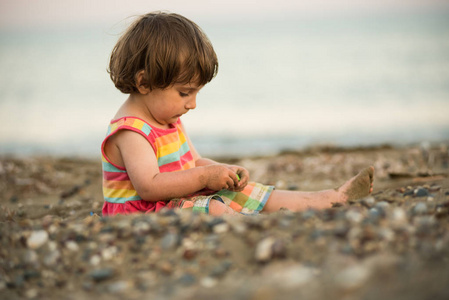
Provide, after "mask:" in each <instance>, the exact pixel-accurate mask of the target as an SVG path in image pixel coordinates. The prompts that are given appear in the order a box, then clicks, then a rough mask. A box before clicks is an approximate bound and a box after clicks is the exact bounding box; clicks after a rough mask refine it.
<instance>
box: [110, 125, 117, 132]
mask: <svg viewBox="0 0 449 300" xmlns="http://www.w3.org/2000/svg"><path fill="white" fill-rule="evenodd" d="M116 129H117V123H114V124H112V125H111V133H112V132H114V131H115V130H116Z"/></svg>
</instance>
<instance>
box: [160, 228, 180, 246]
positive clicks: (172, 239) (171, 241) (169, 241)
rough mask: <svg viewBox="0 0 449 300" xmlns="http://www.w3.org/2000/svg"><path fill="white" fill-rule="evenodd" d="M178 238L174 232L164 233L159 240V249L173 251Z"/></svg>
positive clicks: (178, 240)
mask: <svg viewBox="0 0 449 300" xmlns="http://www.w3.org/2000/svg"><path fill="white" fill-rule="evenodd" d="M179 242H180V237H179V235H178V234H177V233H175V232H168V233H166V234H165V235H164V236H163V237H162V240H161V247H162V249H164V250H168V249H173V248H175V247H177V246H178V245H179Z"/></svg>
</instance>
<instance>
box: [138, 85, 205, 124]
mask: <svg viewBox="0 0 449 300" xmlns="http://www.w3.org/2000/svg"><path fill="white" fill-rule="evenodd" d="M202 88H203V86H199V85H196V84H192V83H176V84H174V85H172V86H170V87H168V88H166V89H154V90H152V91H151V92H150V93H148V94H147V95H145V104H146V106H147V108H148V111H149V112H150V114H151V116H152V118H153V119H154V121H155V122H156V123H157V124H160V125H162V127H164V128H165V127H168V125H169V124H173V123H176V122H177V121H178V118H179V117H181V116H182V115H184V114H186V113H187V112H188V111H189V110H191V109H195V107H196V96H197V95H198V92H199V91H200V90H201V89H202Z"/></svg>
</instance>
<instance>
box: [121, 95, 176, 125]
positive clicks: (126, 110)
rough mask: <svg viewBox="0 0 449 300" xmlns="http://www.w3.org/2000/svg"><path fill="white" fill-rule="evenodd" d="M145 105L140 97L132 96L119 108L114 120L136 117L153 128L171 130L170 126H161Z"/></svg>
mask: <svg viewBox="0 0 449 300" xmlns="http://www.w3.org/2000/svg"><path fill="white" fill-rule="evenodd" d="M143 103H144V102H143V101H142V99H140V97H139V95H133V94H131V95H130V96H129V97H128V99H127V100H126V101H125V103H123V105H122V106H121V107H120V108H119V110H118V111H117V114H116V115H115V117H114V119H115V120H117V119H120V118H123V117H135V118H139V119H142V120H144V121H145V122H146V123H148V124H150V125H151V126H152V127H156V128H161V129H168V128H170V125H168V124H167V125H166V124H159V123H158V122H157V121H156V120H154V118H153V116H152V115H151V112H150V111H148V109H147V107H146V106H145V105H143Z"/></svg>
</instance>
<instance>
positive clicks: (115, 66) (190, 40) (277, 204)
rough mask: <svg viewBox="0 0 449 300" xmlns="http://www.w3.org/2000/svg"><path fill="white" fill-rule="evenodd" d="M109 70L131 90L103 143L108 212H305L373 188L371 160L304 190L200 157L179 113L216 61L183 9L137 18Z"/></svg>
mask: <svg viewBox="0 0 449 300" xmlns="http://www.w3.org/2000/svg"><path fill="white" fill-rule="evenodd" d="M108 71H109V74H110V77H111V79H112V81H113V82H114V84H115V86H116V87H117V88H118V89H119V90H120V91H121V92H123V93H125V94H129V97H128V98H127V99H126V101H125V102H124V103H123V105H122V106H121V107H120V108H119V110H118V111H117V114H116V115H115V117H114V118H113V120H112V121H111V123H110V125H109V128H108V133H107V136H106V138H105V140H104V141H103V143H102V145H101V152H102V161H103V194H104V199H105V202H104V205H103V215H104V216H108V215H115V214H130V213H135V212H141V213H147V212H157V211H159V210H161V209H162V208H164V207H168V208H176V207H178V208H181V209H189V210H193V211H200V212H205V213H209V214H211V215H222V214H258V213H259V212H274V211H278V210H279V209H281V208H287V209H289V210H292V211H300V210H304V209H307V208H315V209H321V208H327V207H331V204H332V202H346V201H348V200H351V199H357V198H361V197H365V196H367V195H369V194H370V193H371V192H372V189H373V173H374V168H373V167H368V168H366V169H364V170H362V171H361V172H360V173H359V174H358V175H356V176H354V177H353V178H351V179H350V180H348V181H347V182H346V183H344V184H343V185H342V186H341V187H339V188H337V189H330V190H324V191H319V192H299V191H284V190H275V189H274V188H273V187H272V186H266V185H263V184H260V183H254V182H249V178H250V176H249V173H248V171H247V170H246V169H245V168H243V167H241V166H237V165H227V164H220V163H218V162H215V161H213V160H210V159H207V158H203V157H201V156H200V154H199V153H198V152H197V151H196V149H195V147H194V145H193V144H192V142H191V140H190V139H189V136H188V135H187V133H186V131H185V129H184V126H183V124H182V122H181V117H182V115H184V114H186V113H187V112H189V111H190V110H191V109H195V107H196V97H197V95H198V92H199V91H200V90H201V89H202V88H203V87H204V85H205V84H207V83H208V82H210V81H211V80H212V78H214V77H215V75H216V74H217V71H218V60H217V56H216V54H215V52H214V49H213V47H212V44H211V43H210V41H209V39H208V38H207V36H206V35H205V34H204V32H203V31H202V30H201V29H200V28H199V27H198V26H197V25H196V24H195V23H193V22H192V21H190V20H188V19H186V18H185V17H183V16H180V15H178V14H172V13H162V12H154V13H149V14H146V15H143V16H141V17H140V18H138V19H137V20H136V21H135V22H134V23H133V24H132V25H131V26H130V27H129V28H128V29H127V31H126V32H125V33H124V34H123V35H122V36H121V37H120V38H119V40H118V42H117V44H116V45H115V47H114V49H113V51H112V54H111V58H110V62H109V70H108ZM211 125H212V124H211Z"/></svg>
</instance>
